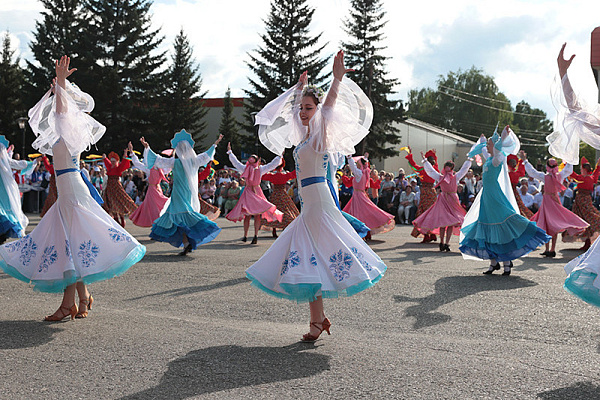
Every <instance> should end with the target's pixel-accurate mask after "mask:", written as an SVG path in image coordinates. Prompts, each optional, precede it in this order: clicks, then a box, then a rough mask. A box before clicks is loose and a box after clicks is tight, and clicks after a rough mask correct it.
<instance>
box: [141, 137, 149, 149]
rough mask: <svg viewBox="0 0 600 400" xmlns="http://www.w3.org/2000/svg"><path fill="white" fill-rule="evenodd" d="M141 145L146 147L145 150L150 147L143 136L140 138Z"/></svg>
mask: <svg viewBox="0 0 600 400" xmlns="http://www.w3.org/2000/svg"><path fill="white" fill-rule="evenodd" d="M140 143H141V144H142V146H144V148H145V149H147V148H148V147H150V145H149V144H148V142H146V139H144V137H143V136H142V137H141V138H140Z"/></svg>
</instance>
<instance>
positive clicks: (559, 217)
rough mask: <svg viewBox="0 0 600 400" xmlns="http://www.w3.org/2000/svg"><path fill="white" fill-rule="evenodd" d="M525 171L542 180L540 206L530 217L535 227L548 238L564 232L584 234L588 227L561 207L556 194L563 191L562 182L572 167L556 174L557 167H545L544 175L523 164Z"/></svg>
mask: <svg viewBox="0 0 600 400" xmlns="http://www.w3.org/2000/svg"><path fill="white" fill-rule="evenodd" d="M525 169H526V170H527V174H528V175H529V176H533V177H534V178H535V179H538V180H541V179H540V178H544V197H543V199H542V205H541V206H540V209H539V210H538V212H536V213H535V214H534V215H533V217H531V220H532V221H535V222H536V223H537V226H539V227H540V228H542V229H543V230H545V231H546V233H547V234H548V235H550V236H554V235H556V234H557V233H560V232H565V231H566V232H567V234H569V235H571V236H575V235H579V234H581V233H583V232H585V230H586V229H587V227H588V226H590V225H589V224H588V223H587V222H585V221H584V220H583V219H581V218H579V217H578V216H577V215H576V214H575V213H573V212H571V211H569V210H567V209H566V208H565V207H563V205H562V204H561V203H560V200H559V199H558V195H557V193H558V192H560V191H562V190H565V187H564V186H563V184H562V182H563V181H564V179H565V178H566V177H567V176H569V175H571V172H573V166H572V165H571V164H567V165H566V166H565V168H563V170H562V171H561V172H558V167H555V168H548V167H546V169H547V171H548V173H547V174H544V173H542V172H540V171H537V170H535V169H534V168H533V167H532V166H531V164H529V163H528V162H525Z"/></svg>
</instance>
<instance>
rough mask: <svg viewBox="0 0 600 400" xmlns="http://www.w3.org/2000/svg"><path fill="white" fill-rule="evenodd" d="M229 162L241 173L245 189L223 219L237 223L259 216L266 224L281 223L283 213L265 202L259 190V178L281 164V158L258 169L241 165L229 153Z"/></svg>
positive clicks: (250, 165)
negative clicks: (250, 216) (244, 180)
mask: <svg viewBox="0 0 600 400" xmlns="http://www.w3.org/2000/svg"><path fill="white" fill-rule="evenodd" d="M229 160H230V161H231V164H233V166H234V168H235V169H237V170H238V171H239V172H241V173H242V178H244V179H246V187H245V188H244V191H243V192H242V195H241V196H240V199H239V200H238V202H237V204H236V205H235V207H233V210H231V211H230V212H229V214H227V216H226V217H225V218H227V219H228V220H230V221H233V222H237V221H241V220H243V219H244V217H245V216H247V215H257V214H260V217H261V219H265V220H267V222H273V221H279V222H281V220H282V219H283V213H282V212H281V211H279V210H277V207H276V206H275V205H274V204H272V203H270V202H269V201H268V200H267V198H266V197H265V195H264V193H263V191H262V189H261V188H260V181H261V177H262V176H263V175H264V174H266V173H267V172H271V171H272V170H274V169H275V167H277V166H278V165H279V164H280V163H281V157H279V156H277V157H275V158H274V159H273V161H271V162H270V163H269V164H267V165H262V166H259V167H255V166H254V165H253V164H250V163H247V164H246V165H244V164H242V163H241V162H239V161H238V159H237V157H236V156H235V155H234V154H233V153H231V152H229Z"/></svg>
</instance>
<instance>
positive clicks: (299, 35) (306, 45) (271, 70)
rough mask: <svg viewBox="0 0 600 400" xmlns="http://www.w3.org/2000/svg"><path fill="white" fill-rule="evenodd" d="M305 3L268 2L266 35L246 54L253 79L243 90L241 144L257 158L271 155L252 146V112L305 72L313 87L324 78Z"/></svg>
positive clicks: (292, 0)
mask: <svg viewBox="0 0 600 400" xmlns="http://www.w3.org/2000/svg"><path fill="white" fill-rule="evenodd" d="M307 3H308V1H307V0H273V1H271V10H270V11H269V15H268V17H267V19H266V20H265V25H266V33H265V34H263V35H261V39H262V41H263V43H262V45H261V46H259V47H258V49H256V50H255V51H254V52H252V53H248V55H249V57H250V61H249V62H247V65H248V67H249V68H250V71H252V73H253V74H254V75H255V76H256V77H255V78H250V77H249V78H248V80H249V82H250V87H251V89H250V90H246V91H245V93H246V97H247V98H246V99H245V101H244V107H245V122H246V123H245V124H244V129H245V130H246V131H247V132H248V133H250V135H247V136H246V137H245V138H244V139H245V140H243V143H242V145H243V147H244V149H245V150H246V151H249V152H254V151H255V150H260V151H259V153H260V154H261V155H263V156H266V157H270V156H272V154H270V153H269V152H268V151H267V150H266V149H264V148H262V146H256V149H255V147H254V146H255V143H258V137H257V129H256V128H255V127H254V115H253V114H254V113H256V112H258V111H260V110H261V109H262V108H263V107H264V106H265V105H266V104H267V103H268V102H269V101H271V100H273V99H275V98H276V97H277V96H279V95H280V94H281V93H283V92H284V91H285V90H287V89H289V88H290V87H292V86H294V85H295V84H296V83H297V82H298V78H299V77H300V74H301V73H302V72H304V71H308V75H309V79H310V83H311V84H314V85H319V86H321V85H323V83H324V81H325V79H326V78H327V76H324V75H322V74H321V71H322V70H323V68H324V67H325V65H327V63H328V60H327V59H325V58H320V53H321V52H322V51H323V49H324V47H325V46H326V44H324V45H322V46H320V47H319V44H318V42H319V39H320V38H321V34H318V35H316V36H311V35H310V32H309V25H310V23H311V21H312V17H313V14H314V11H315V10H314V9H313V8H311V7H310V6H308V4H307ZM290 165H291V164H290Z"/></svg>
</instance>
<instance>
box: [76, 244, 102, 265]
mask: <svg viewBox="0 0 600 400" xmlns="http://www.w3.org/2000/svg"><path fill="white" fill-rule="evenodd" d="M99 252H100V248H99V247H98V245H97V244H96V243H92V241H91V240H88V241H86V242H83V243H81V244H80V245H79V253H77V255H78V256H79V258H80V259H81V264H83V266H84V267H86V268H88V267H90V266H92V265H95V264H96V260H95V258H96V257H97V256H98V253H99Z"/></svg>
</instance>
